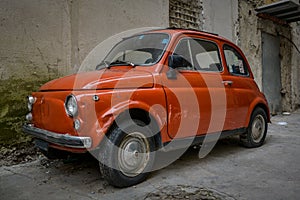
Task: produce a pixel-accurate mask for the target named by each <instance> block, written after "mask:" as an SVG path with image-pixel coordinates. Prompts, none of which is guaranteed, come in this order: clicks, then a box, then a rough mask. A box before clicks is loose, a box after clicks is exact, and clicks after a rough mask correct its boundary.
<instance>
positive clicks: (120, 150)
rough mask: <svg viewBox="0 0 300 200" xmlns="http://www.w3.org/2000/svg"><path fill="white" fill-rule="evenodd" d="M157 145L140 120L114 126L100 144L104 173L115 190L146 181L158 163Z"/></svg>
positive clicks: (101, 169)
mask: <svg viewBox="0 0 300 200" xmlns="http://www.w3.org/2000/svg"><path fill="white" fill-rule="evenodd" d="M154 150H155V142H154V138H153V137H152V133H151V130H150V129H149V128H148V127H147V126H145V124H144V123H143V122H141V121H139V120H134V122H133V121H131V122H124V123H122V124H121V125H119V126H117V125H114V127H112V130H111V131H110V133H109V134H108V135H107V136H106V137H105V138H104V140H103V142H102V143H101V144H100V152H99V165H100V172H101V174H102V176H103V178H104V179H105V180H107V182H108V183H109V184H111V185H113V186H115V187H129V186H132V185H135V184H138V183H140V182H142V181H144V180H145V179H146V178H147V176H148V174H149V172H150V171H151V168H152V166H153V162H154Z"/></svg>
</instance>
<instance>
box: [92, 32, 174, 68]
mask: <svg viewBox="0 0 300 200" xmlns="http://www.w3.org/2000/svg"><path fill="white" fill-rule="evenodd" d="M168 43H169V35H168V34H164V33H147V34H141V35H135V36H132V37H129V38H125V39H124V40H122V41H121V42H120V43H118V44H117V45H116V46H114V48H113V49H112V50H111V51H110V52H109V53H108V55H107V56H106V57H105V59H104V60H103V61H102V62H101V63H100V64H99V65H98V66H97V69H101V68H104V67H108V66H115V65H131V66H136V65H139V66H149V65H153V64H155V63H157V62H158V61H159V60H160V58H161V57H162V55H163V53H164V50H165V48H166V46H167V44H168Z"/></svg>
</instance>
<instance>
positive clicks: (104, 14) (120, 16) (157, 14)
mask: <svg viewBox="0 0 300 200" xmlns="http://www.w3.org/2000/svg"><path fill="white" fill-rule="evenodd" d="M73 8H74V12H77V14H76V15H77V18H78V21H76V19H74V20H73V21H72V23H74V24H75V25H74V26H75V27H74V29H75V28H76V30H74V31H72V41H74V45H73V52H72V55H73V60H72V66H78V65H79V64H80V63H81V62H82V61H83V59H84V58H85V57H86V55H87V53H89V52H90V51H91V50H92V49H93V48H94V47H95V46H96V45H97V44H99V43H100V42H101V41H102V40H104V39H106V38H108V37H110V36H112V35H115V34H117V33H120V32H122V31H126V30H129V29H134V28H140V27H167V26H168V25H169V12H168V10H169V3H168V0H151V1H148V0H114V1H106V0H89V1H84V0H82V1H77V2H74V3H73ZM76 23H77V24H76ZM76 31H77V32H76Z"/></svg>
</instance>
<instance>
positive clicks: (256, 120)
mask: <svg viewBox="0 0 300 200" xmlns="http://www.w3.org/2000/svg"><path fill="white" fill-rule="evenodd" d="M267 130H268V123H267V114H266V112H265V111H264V110H263V109H262V108H256V109H255V110H254V111H253V113H252V115H251V119H250V123H249V126H248V128H247V131H246V133H245V134H243V135H241V136H240V140H241V143H242V145H243V146H245V147H248V148H255V147H259V146H261V145H263V143H264V141H265V138H266V135H267Z"/></svg>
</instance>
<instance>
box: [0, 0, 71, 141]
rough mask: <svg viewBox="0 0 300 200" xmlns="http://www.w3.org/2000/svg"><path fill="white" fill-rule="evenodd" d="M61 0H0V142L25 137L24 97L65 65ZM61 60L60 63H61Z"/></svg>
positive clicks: (66, 23)
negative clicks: (23, 134) (22, 132)
mask: <svg viewBox="0 0 300 200" xmlns="http://www.w3.org/2000/svg"><path fill="white" fill-rule="evenodd" d="M67 6H68V5H67V3H66V2H65V1H58V0H57V1H47V0H27V1H17V0H2V1H0V20H1V22H0V57H1V59H0V95H1V97H2V98H1V99H0V145H1V144H3V143H6V142H9V143H19V142H22V141H24V138H23V136H22V135H21V134H20V127H21V125H22V122H23V121H24V116H25V114H26V112H27V111H26V104H25V97H26V95H28V94H29V91H33V90H36V89H37V88H38V87H39V86H40V84H42V83H44V82H46V81H48V80H50V79H53V78H55V77H58V76H59V75H60V74H64V73H66V72H67V71H68V67H67V66H70V63H69V62H68V55H70V45H69V43H68V41H69V31H68V27H69V20H68V13H67V12H65V10H67ZM63 66H64V67H63Z"/></svg>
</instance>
